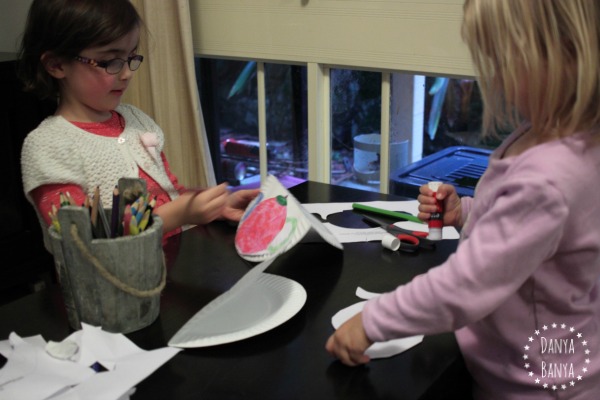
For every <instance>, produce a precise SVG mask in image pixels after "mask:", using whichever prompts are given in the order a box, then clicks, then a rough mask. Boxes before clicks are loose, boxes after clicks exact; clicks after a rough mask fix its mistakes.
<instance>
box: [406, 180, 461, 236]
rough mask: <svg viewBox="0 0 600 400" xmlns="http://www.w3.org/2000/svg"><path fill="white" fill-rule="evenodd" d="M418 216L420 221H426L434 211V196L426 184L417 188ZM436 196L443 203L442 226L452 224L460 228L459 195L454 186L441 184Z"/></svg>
mask: <svg viewBox="0 0 600 400" xmlns="http://www.w3.org/2000/svg"><path fill="white" fill-rule="evenodd" d="M419 192H420V194H419V197H417V200H418V201H419V214H418V215H417V217H419V219H420V220H422V221H427V220H429V218H430V217H431V213H432V212H435V210H436V207H435V198H434V197H433V191H432V190H431V189H430V188H429V186H427V185H423V186H421V187H420V188H419ZM437 198H438V200H441V201H442V202H443V204H444V226H454V227H456V228H460V226H461V225H462V219H461V208H460V197H458V194H457V193H456V189H455V188H454V186H452V185H449V184H446V183H445V184H443V185H441V186H440V187H439V188H438V191H437Z"/></svg>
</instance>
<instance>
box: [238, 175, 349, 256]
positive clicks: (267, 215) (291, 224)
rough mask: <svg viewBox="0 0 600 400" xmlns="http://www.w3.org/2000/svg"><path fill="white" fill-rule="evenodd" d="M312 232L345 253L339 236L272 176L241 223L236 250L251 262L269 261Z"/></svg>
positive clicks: (251, 204) (250, 205) (249, 207)
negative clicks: (337, 237)
mask: <svg viewBox="0 0 600 400" xmlns="http://www.w3.org/2000/svg"><path fill="white" fill-rule="evenodd" d="M311 229H312V230H314V231H315V232H317V233H318V235H319V236H320V237H321V238H322V239H324V240H325V241H327V242H329V243H330V244H332V245H333V246H335V247H337V248H339V249H342V245H341V244H340V243H339V241H338V240H337V239H336V238H335V236H333V235H332V234H331V233H330V232H329V231H328V230H327V228H326V227H325V226H324V225H323V224H322V223H321V222H320V221H319V220H318V219H317V218H315V216H314V215H311V214H310V213H309V212H307V211H306V210H305V209H304V208H303V207H302V205H301V204H300V203H299V202H298V200H296V198H294V196H292V194H291V193H290V192H288V190H287V189H286V188H285V187H284V186H283V185H282V184H281V183H280V182H279V181H278V180H277V178H276V177H274V176H273V175H269V176H268V177H267V178H266V179H265V181H264V182H263V184H262V185H261V189H260V194H259V195H258V196H257V197H256V198H255V199H254V200H253V201H252V202H251V203H250V204H249V205H248V207H247V208H246V211H245V212H244V215H243V216H242V218H241V220H240V223H239V225H238V228H237V232H236V235H235V248H236V250H237V252H238V254H239V255H240V256H241V257H242V258H244V259H246V260H248V261H252V262H260V261H265V260H268V259H271V258H274V257H276V256H278V255H279V254H282V253H284V252H286V251H288V250H289V249H291V248H292V247H294V246H295V245H296V244H298V243H299V242H300V241H301V240H302V239H303V238H304V236H306V234H307V233H308V232H309V231H310V230H311Z"/></svg>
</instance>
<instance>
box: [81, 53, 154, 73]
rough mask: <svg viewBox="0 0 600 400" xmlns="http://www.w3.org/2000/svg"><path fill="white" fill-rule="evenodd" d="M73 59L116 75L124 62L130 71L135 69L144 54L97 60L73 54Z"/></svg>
mask: <svg viewBox="0 0 600 400" xmlns="http://www.w3.org/2000/svg"><path fill="white" fill-rule="evenodd" d="M75 60H77V61H79V62H81V63H84V64H89V65H92V66H94V67H100V68H104V69H105V70H106V72H108V73H109V74H111V75H116V74H118V73H119V72H121V70H122V69H123V66H124V65H125V63H127V65H129V70H130V71H135V70H136V69H138V68H139V67H140V65H141V64H142V61H144V56H140V55H139V54H136V55H135V56H129V57H127V60H123V59H122V58H113V59H112V60H108V61H97V60H94V59H91V58H87V57H81V56H75Z"/></svg>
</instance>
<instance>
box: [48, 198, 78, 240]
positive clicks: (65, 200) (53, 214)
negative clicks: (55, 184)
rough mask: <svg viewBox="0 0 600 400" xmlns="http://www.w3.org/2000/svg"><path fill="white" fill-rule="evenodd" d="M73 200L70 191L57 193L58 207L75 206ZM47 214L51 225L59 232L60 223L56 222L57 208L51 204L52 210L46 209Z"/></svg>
mask: <svg viewBox="0 0 600 400" xmlns="http://www.w3.org/2000/svg"><path fill="white" fill-rule="evenodd" d="M76 205H77V203H75V200H73V198H72V197H71V193H69V192H67V193H62V192H61V193H59V205H58V206H59V207H63V206H76ZM48 216H49V217H50V221H52V226H54V229H56V232H58V233H60V223H59V222H58V208H57V207H56V206H55V205H54V204H52V210H51V211H48Z"/></svg>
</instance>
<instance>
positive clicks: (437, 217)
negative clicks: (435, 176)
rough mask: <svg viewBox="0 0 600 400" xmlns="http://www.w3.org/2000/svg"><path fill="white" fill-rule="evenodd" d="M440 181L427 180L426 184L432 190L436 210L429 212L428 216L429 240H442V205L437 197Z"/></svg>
mask: <svg viewBox="0 0 600 400" xmlns="http://www.w3.org/2000/svg"><path fill="white" fill-rule="evenodd" d="M441 184H442V182H429V183H428V184H427V186H428V187H429V189H431V190H433V197H434V198H435V206H436V208H437V209H436V211H435V212H433V213H431V217H430V218H429V222H428V225H429V235H427V239H429V240H442V228H443V227H444V207H443V204H442V202H441V201H440V200H438V199H437V191H438V188H439V187H440V186H441Z"/></svg>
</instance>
